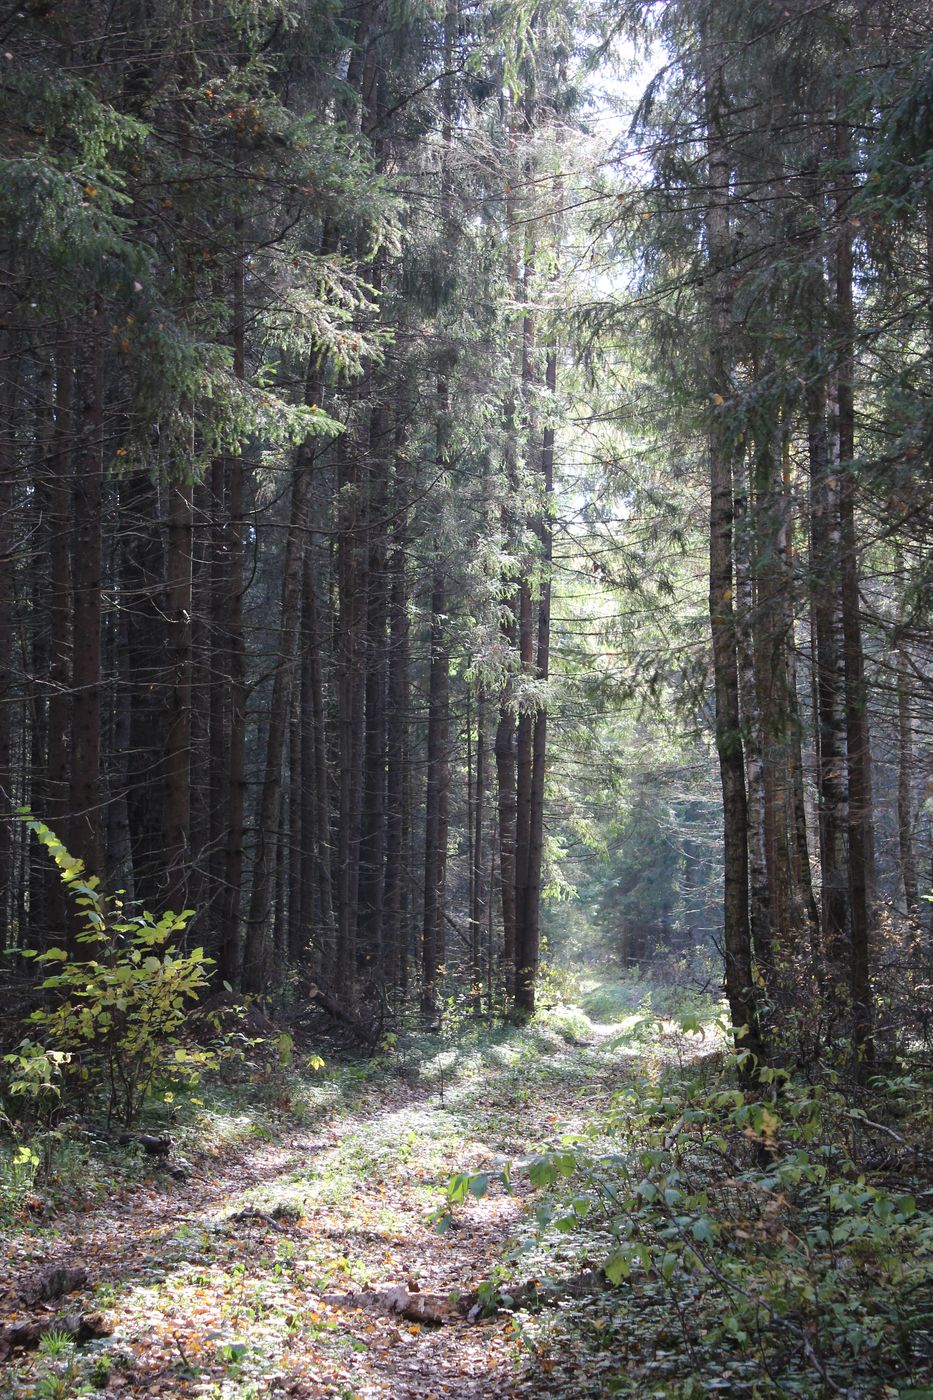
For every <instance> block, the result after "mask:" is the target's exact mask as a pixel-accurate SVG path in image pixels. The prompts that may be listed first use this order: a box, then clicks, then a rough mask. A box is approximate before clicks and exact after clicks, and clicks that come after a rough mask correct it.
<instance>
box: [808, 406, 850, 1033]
mask: <svg viewBox="0 0 933 1400" xmlns="http://www.w3.org/2000/svg"><path fill="white" fill-rule="evenodd" d="M826 412H827V403H826V391H825V385H823V384H822V383H820V384H816V385H814V386H813V387H812V388H811V389H810V390H809V392H808V397H807V419H808V440H809V461H810V577H811V594H810V632H811V636H812V639H813V653H814V676H815V710H816V754H817V772H816V789H817V800H818V807H819V844H820V884H821V898H820V918H821V927H822V954H823V959H824V964H825V972H826V975H827V977H828V980H829V983H830V985H831V986H835V987H837V988H838V984H839V980H840V978H841V977H842V969H843V968H844V966H845V944H846V937H847V922H848V900H847V896H846V883H845V881H846V874H845V850H844V842H843V838H844V831H845V782H844V764H845V757H844V753H843V736H842V733H841V724H842V704H841V698H840V655H839V642H838V633H839V624H838V618H839V611H838V603H837V589H836V588H835V586H834V580H835V570H836V561H837V559H838V529H839V527H838V515H837V511H836V481H835V477H834V476H833V475H832V464H831V461H830V450H829V436H828V431H827V422H826ZM830 1009H832V1008H830Z"/></svg>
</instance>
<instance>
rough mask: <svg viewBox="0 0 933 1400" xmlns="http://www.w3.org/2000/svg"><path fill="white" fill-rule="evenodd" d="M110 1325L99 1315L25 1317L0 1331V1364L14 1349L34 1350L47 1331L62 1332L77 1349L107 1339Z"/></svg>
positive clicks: (59, 1314)
mask: <svg viewBox="0 0 933 1400" xmlns="http://www.w3.org/2000/svg"><path fill="white" fill-rule="evenodd" d="M112 1331H113V1324H112V1323H111V1322H110V1320H109V1319H108V1318H107V1317H106V1316H105V1315H104V1314H103V1313H100V1312H95V1313H82V1312H65V1313H57V1314H56V1315H55V1316H54V1317H34V1318H24V1319H23V1321H22V1322H11V1323H10V1324H9V1325H8V1326H7V1327H3V1328H0V1361H5V1360H6V1358H7V1357H8V1356H9V1355H10V1353H11V1352H12V1351H14V1350H16V1348H17V1347H21V1348H29V1347H37V1346H38V1345H39V1343H40V1342H41V1341H42V1338H43V1337H44V1336H45V1334H46V1333H47V1332H61V1333H64V1334H65V1336H68V1337H70V1338H71V1340H72V1341H73V1342H76V1343H77V1344H78V1346H80V1345H81V1344H82V1343H83V1342H90V1341H93V1340H94V1339H95V1338H96V1337H109V1336H110V1334H111V1332H112Z"/></svg>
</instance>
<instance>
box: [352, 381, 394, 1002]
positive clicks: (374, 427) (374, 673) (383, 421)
mask: <svg viewBox="0 0 933 1400" xmlns="http://www.w3.org/2000/svg"><path fill="white" fill-rule="evenodd" d="M389 427H390V425H389V422H388V415H387V414H386V412H385V409H384V408H383V407H382V406H381V405H377V407H376V408H375V409H374V410H373V414H372V419H371V427H370V471H369V478H370V480H369V493H370V511H369V517H370V518H369V559H368V563H367V573H368V578H369V590H368V596H367V605H366V619H365V643H364V644H365V661H364V664H365V670H366V682H365V687H366V723H365V732H364V752H363V810H362V821H361V831H360V880H359V944H360V953H361V955H362V956H363V957H365V959H366V962H367V965H368V969H369V972H370V974H371V975H375V976H376V977H377V979H378V980H382V978H383V976H384V968H383V962H384V952H385V950H384V943H383V921H384V915H385V846H386V685H387V668H388V656H387V636H386V623H387V614H388V598H387V592H386V528H387V527H386V509H387V505H388V467H389V463H388V460H387V437H388V432H389Z"/></svg>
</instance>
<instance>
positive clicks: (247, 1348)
mask: <svg viewBox="0 0 933 1400" xmlns="http://www.w3.org/2000/svg"><path fill="white" fill-rule="evenodd" d="M579 1056H580V1052H579V1051H573V1050H571V1049H567V1048H563V1049H561V1050H558V1051H555V1052H554V1053H553V1054H551V1055H550V1056H549V1057H548V1056H545V1057H539V1058H537V1059H536V1060H535V1061H534V1064H533V1065H531V1064H529V1066H528V1067H523V1065H522V1064H521V1062H520V1061H519V1062H518V1063H515V1062H514V1060H512V1061H509V1060H508V1058H506V1059H504V1061H503V1063H502V1064H500V1065H498V1066H494V1067H493V1070H492V1071H491V1070H490V1066H489V1065H488V1064H487V1065H486V1066H485V1067H482V1068H481V1070H480V1073H479V1074H476V1073H472V1074H467V1075H464V1076H463V1077H461V1078H459V1079H457V1078H456V1077H455V1076H451V1083H450V1085H449V1086H448V1087H447V1089H446V1090H445V1089H443V1087H442V1088H441V1089H440V1090H439V1089H438V1087H437V1084H436V1083H434V1084H429V1085H411V1084H405V1083H402V1082H400V1081H398V1080H391V1079H387V1080H385V1081H384V1082H382V1083H380V1084H377V1085H375V1086H373V1087H371V1088H366V1089H365V1090H364V1091H363V1093H362V1097H361V1098H360V1097H359V1096H358V1101H357V1104H356V1106H355V1109H354V1112H353V1113H352V1114H351V1115H349V1116H347V1115H345V1114H344V1115H341V1114H339V1113H334V1115H333V1116H332V1118H331V1119H330V1120H329V1121H328V1122H326V1123H325V1124H324V1126H323V1127H322V1126H321V1125H320V1124H319V1125H317V1126H316V1127H315V1128H314V1129H308V1130H306V1131H303V1132H292V1133H290V1134H288V1135H287V1136H286V1137H284V1138H282V1139H280V1140H278V1141H276V1142H274V1143H269V1142H266V1143H256V1144H255V1145H250V1146H249V1147H241V1148H239V1149H237V1150H235V1151H227V1152H226V1153H224V1154H223V1155H221V1156H220V1157H219V1158H212V1159H210V1160H208V1161H205V1162H202V1163H201V1164H200V1170H198V1171H196V1174H195V1175H194V1176H193V1177H192V1178H191V1179H190V1180H188V1181H186V1182H181V1183H178V1182H174V1181H171V1180H170V1179H169V1178H167V1177H165V1176H163V1175H162V1174H161V1173H158V1172H153V1176H152V1177H151V1178H150V1179H149V1180H147V1182H146V1183H145V1184H144V1185H143V1186H141V1187H138V1188H134V1189H127V1190H125V1191H122V1192H118V1193H117V1194H115V1196H114V1197H112V1198H111V1199H110V1200H108V1201H107V1202H106V1204H104V1205H103V1206H99V1207H97V1208H95V1209H92V1210H90V1211H86V1212H75V1213H71V1214H67V1215H62V1216H59V1217H57V1218H56V1219H55V1220H54V1221H52V1222H50V1224H36V1225H35V1226H33V1227H31V1228H29V1229H26V1230H24V1231H22V1232H19V1233H17V1234H15V1235H13V1236H11V1237H10V1238H9V1239H8V1240H6V1241H5V1244H4V1251H3V1259H2V1274H0V1296H2V1297H3V1298H4V1301H5V1308H4V1311H5V1313H6V1318H5V1321H12V1320H15V1319H16V1318H17V1317H21V1316H23V1315H25V1313H26V1311H27V1310H26V1309H23V1308H22V1307H21V1306H20V1307H19V1308H17V1303H16V1297H17V1294H18V1292H19V1291H20V1290H21V1289H22V1286H23V1283H24V1281H25V1280H26V1279H27V1278H28V1277H29V1276H31V1275H33V1274H35V1273H36V1272H37V1271H41V1270H43V1269H48V1268H50V1267H54V1266H58V1265H71V1266H74V1265H78V1264H83V1265H84V1266H85V1267H86V1268H87V1271H88V1276H89V1283H88V1288H87V1289H86V1290H84V1291H83V1292H82V1293H80V1294H76V1295H74V1296H73V1297H72V1298H71V1299H69V1300H68V1303H69V1305H71V1304H74V1305H75V1306H78V1307H83V1308H85V1309H90V1310H93V1309H101V1308H102V1309H103V1310H104V1311H105V1313H106V1315H107V1317H108V1319H109V1321H110V1322H111V1323H112V1325H113V1328H114V1330H113V1332H112V1334H111V1335H110V1336H109V1337H106V1338H104V1339H102V1340H100V1341H95V1342H92V1343H90V1344H89V1345H87V1346H84V1347H82V1348H80V1349H79V1351H80V1356H79V1357H78V1356H77V1353H74V1351H73V1350H72V1351H71V1352H70V1353H69V1354H70V1356H71V1362H70V1363H69V1364H71V1365H72V1366H73V1367H75V1366H76V1367H77V1372H76V1374H77V1375H78V1377H79V1379H81V1378H87V1377H88V1376H89V1375H90V1374H91V1372H93V1377H94V1380H95V1383H96V1384H97V1385H98V1386H101V1383H103V1385H102V1386H101V1388H103V1389H104V1393H107V1394H112V1395H117V1396H134V1395H153V1396H155V1395H158V1396H185V1397H187V1396H204V1397H207V1396H216V1397H226V1396H237V1397H244V1400H245V1397H249V1396H257V1397H258V1396H270V1397H271V1396H296V1397H318V1396H320V1397H325V1396H326V1397H335V1398H338V1400H351V1397H358V1400H377V1397H378V1398H379V1400H390V1397H391V1400H429V1397H440V1396H452V1397H458V1400H474V1397H475V1398H476V1400H478V1397H481V1396H483V1397H488V1396H503V1397H507V1396H513V1395H516V1396H517V1395H530V1394H540V1393H541V1389H542V1388H543V1387H542V1386H539V1385H538V1383H537V1381H536V1379H535V1376H534V1374H533V1372H530V1371H529V1369H528V1365H527V1359H526V1360H525V1362H524V1364H522V1365H517V1364H516V1363H517V1360H518V1359H519V1356H520V1350H521V1348H520V1339H519V1334H518V1332H517V1331H516V1329H515V1327H514V1325H513V1322H512V1321H511V1319H509V1318H507V1317H499V1318H496V1319H493V1320H481V1321H473V1322H471V1321H468V1320H466V1319H464V1318H460V1317H456V1318H454V1319H452V1320H450V1321H448V1322H446V1323H445V1324H444V1325H441V1326H432V1325H428V1324H426V1323H422V1324H419V1323H417V1322H411V1321H406V1320H405V1319H404V1318H403V1317H400V1316H397V1315H391V1314H389V1313H388V1312H387V1311H386V1310H385V1309H384V1308H382V1307H380V1306H378V1305H376V1304H375V1300H376V1299H377V1297H378V1295H379V1294H380V1292H382V1291H384V1290H386V1289H390V1288H393V1287H397V1286H399V1285H403V1286H405V1287H406V1288H408V1289H409V1290H412V1291H420V1293H422V1294H424V1295H428V1294H430V1295H436V1296H439V1297H441V1298H445V1299H446V1298H448V1297H451V1296H453V1297H456V1296H457V1295H460V1294H465V1293H468V1292H470V1291H471V1290H473V1289H475V1288H476V1287H477V1286H478V1284H480V1283H481V1282H482V1281H484V1280H486V1279H489V1278H490V1277H491V1276H493V1275H494V1273H495V1270H496V1268H497V1266H498V1265H499V1263H500V1261H501V1259H502V1256H503V1252H504V1250H505V1248H506V1246H507V1243H508V1241H509V1238H510V1236H511V1235H512V1234H513V1233H514V1232H515V1230H516V1228H517V1227H518V1226H519V1225H520V1222H521V1218H522V1216H523V1213H524V1211H525V1208H526V1204H527V1202H526V1198H525V1196H523V1194H522V1190H521V1188H519V1189H518V1190H517V1191H516V1193H515V1194H514V1195H509V1194H507V1193H505V1192H504V1191H503V1190H501V1189H496V1190H493V1191H491V1192H490V1194H489V1195H488V1196H487V1197H486V1198H484V1199H482V1200H473V1199H472V1198H468V1200H467V1202H465V1203H464V1205H463V1206H462V1207H461V1208H459V1210H458V1212H457V1220H456V1227H455V1228H453V1229H451V1230H449V1231H448V1232H446V1233H445V1234H439V1233H438V1232H437V1230H436V1229H435V1228H433V1226H432V1225H431V1223H430V1221H429V1216H430V1213H431V1210H432V1209H433V1208H436V1206H437V1205H438V1204H439V1202H440V1201H441V1199H442V1196H441V1193H440V1190H439V1186H440V1185H441V1183H443V1182H444V1181H445V1180H446V1179H447V1178H448V1177H449V1175H450V1174H451V1173H452V1172H454V1171H456V1170H458V1169H460V1168H463V1167H468V1168H480V1169H485V1168H489V1167H491V1168H493V1169H495V1167H496V1166H497V1165H500V1164H501V1163H502V1162H504V1161H506V1160H513V1159H514V1158H515V1157H516V1156H519V1155H521V1154H522V1153H523V1152H525V1151H526V1150H528V1148H529V1146H530V1145H532V1144H534V1143H535V1142H537V1141H540V1140H541V1139H542V1138H544V1137H546V1136H547V1135H548V1133H549V1132H551V1133H553V1132H554V1131H555V1127H556V1125H557V1124H558V1122H559V1121H564V1120H566V1118H567V1117H579V1115H580V1113H581V1110H582V1109H583V1108H584V1104H582V1103H581V1099H580V1095H579V1087H580V1081H581V1075H583V1076H584V1078H585V1081H586V1083H587V1088H588V1094H587V1099H586V1102H585V1109H586V1111H589V1110H590V1109H591V1108H592V1106H593V1103H594V1102H595V1100H596V1099H598V1098H600V1097H601V1096H602V1094H603V1093H605V1092H608V1087H609V1084H608V1080H607V1082H606V1083H604V1084H602V1085H601V1084H600V1077H601V1074H603V1073H604V1071H605V1070H606V1069H607V1067H608V1066H607V1065H604V1064H602V1063H594V1065H590V1066H589V1067H588V1066H587V1065H585V1064H583V1063H582V1062H580V1059H579ZM594 1068H595V1074H596V1077H595V1078H593V1073H594ZM562 1110H563V1112H562ZM244 1211H246V1212H247V1214H246V1215H245V1216H243V1217H242V1218H240V1219H233V1218H232V1217H234V1216H235V1215H238V1214H240V1213H241V1212H244ZM248 1212H252V1214H249V1213H248ZM62 1306H63V1305H62V1303H58V1304H54V1305H53V1304H49V1305H48V1307H49V1308H50V1310H51V1311H55V1309H56V1307H57V1308H61V1307H62ZM36 1311H37V1310H36V1308H32V1309H29V1310H28V1312H29V1315H30V1316H34V1315H35V1314H36ZM76 1357H77V1359H76ZM63 1364H64V1363H63V1362H60V1361H54V1360H50V1359H49V1358H47V1357H46V1358H44V1357H41V1356H40V1357H37V1356H36V1354H35V1353H31V1354H26V1353H23V1352H17V1353H14V1355H13V1357H12V1358H10V1360H9V1361H8V1363H7V1367H8V1372H7V1373H8V1378H9V1387H10V1388H9V1390H8V1393H9V1394H11V1395H15V1396H29V1395H37V1396H38V1395H39V1394H46V1393H50V1392H49V1390H48V1387H47V1389H46V1391H40V1390H39V1389H37V1388H36V1387H37V1384H38V1383H41V1381H42V1377H43V1375H48V1374H51V1373H55V1374H58V1373H59V1372H60V1371H61V1369H62V1365H63ZM542 1379H543V1378H542V1377H539V1378H538V1380H539V1381H540V1380H542ZM51 1393H54V1394H56V1395H58V1394H60V1395H61V1396H63V1397H64V1396H67V1395H70V1394H75V1395H77V1394H81V1393H89V1392H82V1391H81V1389H80V1387H79V1385H78V1384H77V1383H76V1384H75V1386H74V1387H73V1388H72V1389H70V1390H69V1389H60V1390H59V1391H55V1392H51Z"/></svg>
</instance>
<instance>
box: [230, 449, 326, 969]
mask: <svg viewBox="0 0 933 1400" xmlns="http://www.w3.org/2000/svg"><path fill="white" fill-rule="evenodd" d="M311 460H312V450H311V447H310V444H308V443H306V444H304V445H303V446H302V447H301V448H299V450H298V454H297V458H296V463H295V468H294V475H293V480H292V490H291V496H290V506H289V521H288V529H287V534H286V541H285V558H284V562H283V566H282V593H281V603H280V608H279V623H278V651H277V657H276V667H275V674H274V676H273V680H272V696H271V699H270V702H269V723H268V730H267V733H266V752H265V766H264V773H263V781H262V789H261V792H260V798H259V808H258V813H257V819H256V820H257V832H256V843H257V844H256V857H255V860H254V862H253V881H252V886H251V889H250V901H249V911H248V914H247V919H246V930H245V938H244V944H243V974H242V986H243V991H244V992H248V993H253V994H256V993H262V992H264V991H265V990H266V988H267V983H268V980H269V973H270V954H271V952H272V943H271V937H272V921H273V915H274V912H275V893H276V884H275V879H276V870H277V852H278V845H279V840H280V837H281V833H280V831H279V816H280V808H281V795H282V777H283V760H284V757H285V748H286V740H287V738H288V720H289V710H290V705H291V694H292V682H293V676H294V669H295V655H296V648H297V642H298V624H299V618H300V612H299V608H300V602H301V581H302V573H303V564H304V548H305V539H304V536H305V527H306V524H307V519H306V509H305V507H306V502H307V495H308V487H309V481H310V471H311Z"/></svg>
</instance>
